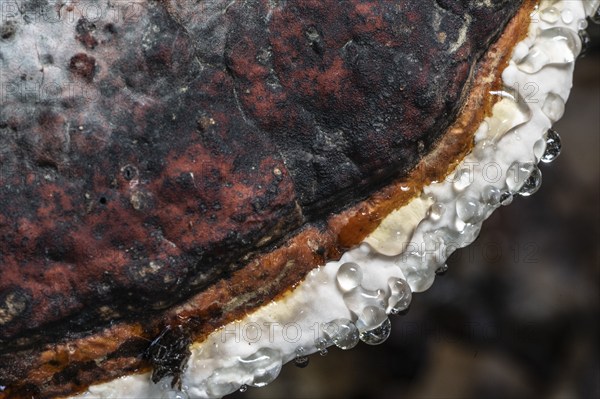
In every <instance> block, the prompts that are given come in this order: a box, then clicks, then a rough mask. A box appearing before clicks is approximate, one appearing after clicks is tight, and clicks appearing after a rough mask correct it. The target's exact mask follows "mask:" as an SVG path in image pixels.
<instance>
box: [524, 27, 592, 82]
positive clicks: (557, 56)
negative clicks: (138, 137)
mask: <svg viewBox="0 0 600 399" xmlns="http://www.w3.org/2000/svg"><path fill="white" fill-rule="evenodd" d="M580 52H581V42H580V41H579V38H578V37H577V36H576V34H575V32H573V31H572V30H571V29H568V28H563V27H554V28H549V29H545V30H543V31H542V32H541V33H540V35H539V36H538V40H537V42H536V43H535V44H534V45H533V47H531V48H530V49H529V53H528V54H527V55H526V56H525V57H524V58H523V59H522V60H521V61H520V62H519V63H518V64H517V66H518V68H519V69H520V70H521V71H523V72H525V73H530V74H531V73H536V72H537V71H539V70H540V69H542V68H543V67H545V66H546V65H566V64H571V63H572V62H574V61H575V57H576V56H577V55H578V54H579V53H580Z"/></svg>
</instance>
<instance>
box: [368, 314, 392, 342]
mask: <svg viewBox="0 0 600 399" xmlns="http://www.w3.org/2000/svg"><path fill="white" fill-rule="evenodd" d="M391 332H392V322H391V321H390V319H389V318H387V317H386V318H385V320H384V321H383V322H382V323H381V324H380V325H379V326H377V327H375V328H372V329H370V330H365V331H363V332H361V333H360V340H361V341H362V342H364V343H365V344H368V345H379V344H382V343H384V342H385V341H386V340H387V339H388V337H389V336H390V333H391Z"/></svg>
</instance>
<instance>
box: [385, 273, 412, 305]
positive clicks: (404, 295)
mask: <svg viewBox="0 0 600 399" xmlns="http://www.w3.org/2000/svg"><path fill="white" fill-rule="evenodd" d="M388 286H389V287H390V292H391V293H392V294H391V295H390V297H389V299H388V308H387V311H388V312H389V313H392V314H398V313H400V312H402V311H404V310H406V309H408V307H409V306H410V302H411V301H412V291H411V290H410V286H409V285H408V283H407V282H406V280H403V279H401V278H396V277H391V278H390V279H389V280H388Z"/></svg>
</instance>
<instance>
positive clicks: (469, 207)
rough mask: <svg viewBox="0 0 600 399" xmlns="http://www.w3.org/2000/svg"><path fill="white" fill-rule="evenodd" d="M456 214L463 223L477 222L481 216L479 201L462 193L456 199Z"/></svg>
mask: <svg viewBox="0 0 600 399" xmlns="http://www.w3.org/2000/svg"><path fill="white" fill-rule="evenodd" d="M456 215H457V216H458V217H459V218H460V220H462V221H463V222H465V223H477V222H480V221H481V219H482V218H483V214H482V209H481V206H480V204H479V201H478V200H477V199H475V198H471V197H468V196H464V195H461V196H460V197H458V198H457V200H456Z"/></svg>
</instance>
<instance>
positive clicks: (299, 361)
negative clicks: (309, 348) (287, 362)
mask: <svg viewBox="0 0 600 399" xmlns="http://www.w3.org/2000/svg"><path fill="white" fill-rule="evenodd" d="M308 361H309V359H308V356H306V350H305V349H304V348H303V347H301V346H300V347H298V348H297V349H296V358H295V359H294V364H295V365H296V367H299V368H301V369H303V368H304V367H306V366H308Z"/></svg>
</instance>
